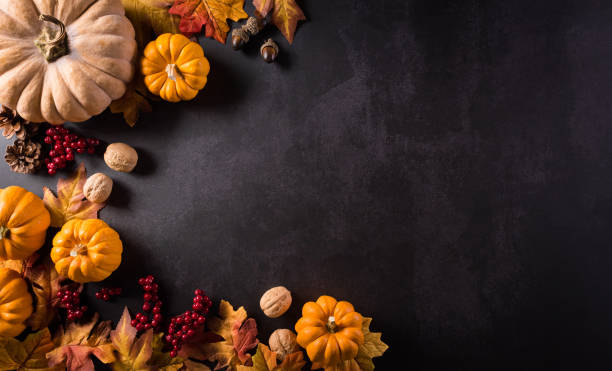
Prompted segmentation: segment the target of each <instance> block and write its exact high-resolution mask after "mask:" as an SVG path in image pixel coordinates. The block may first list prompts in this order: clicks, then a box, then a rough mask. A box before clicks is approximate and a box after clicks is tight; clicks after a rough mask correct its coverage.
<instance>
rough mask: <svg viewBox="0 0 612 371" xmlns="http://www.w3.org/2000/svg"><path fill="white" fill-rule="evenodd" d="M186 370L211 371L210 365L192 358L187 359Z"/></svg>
mask: <svg viewBox="0 0 612 371" xmlns="http://www.w3.org/2000/svg"><path fill="white" fill-rule="evenodd" d="M185 370H186V371H210V367H208V366H206V365H205V364H203V363H200V362H194V361H190V360H186V361H185Z"/></svg>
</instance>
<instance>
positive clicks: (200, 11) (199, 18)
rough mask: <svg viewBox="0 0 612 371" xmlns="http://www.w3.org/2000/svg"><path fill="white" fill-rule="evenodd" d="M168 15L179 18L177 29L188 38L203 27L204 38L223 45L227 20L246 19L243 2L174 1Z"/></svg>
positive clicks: (242, 0)
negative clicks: (174, 15)
mask: <svg viewBox="0 0 612 371" xmlns="http://www.w3.org/2000/svg"><path fill="white" fill-rule="evenodd" d="M170 14H176V15H178V16H180V17H181V22H180V24H179V28H180V30H181V32H182V33H183V34H184V35H185V36H187V37H190V36H192V35H195V34H198V33H200V32H201V31H202V28H203V27H205V32H204V34H205V36H206V37H212V38H214V39H215V40H217V41H219V42H220V43H221V44H225V39H226V38H227V33H228V31H229V29H230V27H229V25H228V24H227V19H231V20H233V21H239V20H241V19H243V18H247V17H248V14H247V13H246V12H245V11H244V0H175V1H174V4H173V5H172V7H171V8H170Z"/></svg>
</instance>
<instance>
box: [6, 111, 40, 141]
mask: <svg viewBox="0 0 612 371" xmlns="http://www.w3.org/2000/svg"><path fill="white" fill-rule="evenodd" d="M39 126H40V124H36V123H32V122H30V121H28V120H26V119H24V118H23V117H21V116H19V115H18V114H17V111H14V110H12V109H10V108H8V107H4V106H0V130H1V131H2V135H3V136H4V137H5V138H6V139H11V138H12V137H13V135H14V136H16V137H17V139H21V140H24V139H26V138H30V137H31V136H33V135H35V134H36V132H38V128H39Z"/></svg>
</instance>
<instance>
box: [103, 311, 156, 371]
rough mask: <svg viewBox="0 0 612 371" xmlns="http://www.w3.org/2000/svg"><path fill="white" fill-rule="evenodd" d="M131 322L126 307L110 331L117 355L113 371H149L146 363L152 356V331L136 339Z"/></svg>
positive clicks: (135, 332) (149, 367)
mask: <svg viewBox="0 0 612 371" xmlns="http://www.w3.org/2000/svg"><path fill="white" fill-rule="evenodd" d="M131 321H132V319H131V317H130V312H129V311H128V309H127V307H126V308H125V309H124V310H123V315H122V316H121V319H120V320H119V323H117V327H116V328H115V329H114V330H113V331H111V334H110V337H111V341H112V343H113V346H114V348H115V350H116V351H117V353H118V356H117V361H116V362H115V363H113V370H121V371H123V370H125V371H128V370H130V371H139V370H142V371H147V370H150V369H151V366H149V365H148V363H149V360H150V359H151V357H152V355H153V347H152V342H153V329H149V330H148V331H147V332H145V333H144V334H142V335H141V336H140V338H138V339H136V334H137V331H136V329H135V328H134V327H132V324H131Z"/></svg>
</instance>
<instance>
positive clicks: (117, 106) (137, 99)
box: [110, 72, 153, 127]
mask: <svg viewBox="0 0 612 371" xmlns="http://www.w3.org/2000/svg"><path fill="white" fill-rule="evenodd" d="M136 75H137V76H136V77H134V81H140V80H142V79H143V77H142V74H140V72H137V73H136ZM134 81H133V82H132V83H130V84H129V85H128V87H127V90H126V91H125V94H123V97H121V98H119V99H117V100H115V101H113V102H111V104H110V110H111V112H112V113H122V114H123V119H124V120H125V122H126V123H127V124H128V125H130V126H131V127H134V125H136V122H138V119H139V118H140V112H151V111H152V110H153V107H151V104H150V103H149V101H148V100H147V98H146V97H145V95H143V94H142V93H141V92H139V91H138V89H136V88H135V87H134Z"/></svg>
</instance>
